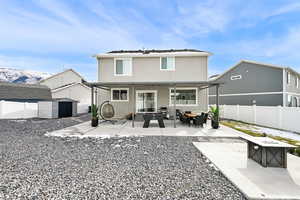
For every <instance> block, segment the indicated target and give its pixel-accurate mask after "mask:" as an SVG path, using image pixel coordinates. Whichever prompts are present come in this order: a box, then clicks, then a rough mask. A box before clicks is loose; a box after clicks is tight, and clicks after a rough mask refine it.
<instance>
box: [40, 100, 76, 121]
mask: <svg viewBox="0 0 300 200" xmlns="http://www.w3.org/2000/svg"><path fill="white" fill-rule="evenodd" d="M76 115H77V101H75V100H72V99H67V98H62V99H52V100H49V101H39V102H38V117H39V118H62V117H72V116H76Z"/></svg>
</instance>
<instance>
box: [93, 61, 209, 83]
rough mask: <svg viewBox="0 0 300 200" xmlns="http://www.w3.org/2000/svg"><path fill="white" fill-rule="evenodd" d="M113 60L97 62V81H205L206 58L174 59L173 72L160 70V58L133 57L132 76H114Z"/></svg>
mask: <svg viewBox="0 0 300 200" xmlns="http://www.w3.org/2000/svg"><path fill="white" fill-rule="evenodd" d="M114 67H115V66H114V58H101V59H99V60H98V68H99V70H98V81H101V82H126V81H137V82H138V81H140V82H141V81H158V82H159V81H171V80H174V81H206V80H207V56H195V57H175V71H164V70H160V57H133V58H132V75H131V76H115V75H114Z"/></svg>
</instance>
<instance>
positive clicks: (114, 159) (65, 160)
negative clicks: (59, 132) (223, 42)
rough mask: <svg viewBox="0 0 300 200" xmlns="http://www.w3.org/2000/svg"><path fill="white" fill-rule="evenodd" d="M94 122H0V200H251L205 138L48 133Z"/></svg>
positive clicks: (64, 120) (83, 117) (54, 120)
mask: <svg viewBox="0 0 300 200" xmlns="http://www.w3.org/2000/svg"><path fill="white" fill-rule="evenodd" d="M88 119H89V117H88V116H81V117H77V118H66V119H59V120H57V119H52V120H0V127H1V130H0V160H1V162H0V199H56V200H57V199H72V200H75V199H230V200H231V199H245V198H244V197H243V195H242V194H241V193H240V192H239V191H238V190H237V189H236V187H234V186H233V185H232V184H231V183H230V182H229V181H228V180H227V179H226V178H225V177H224V176H223V175H222V174H220V173H219V172H218V171H217V170H215V169H214V167H213V166H212V164H210V163H209V162H208V161H207V159H206V158H205V157H203V156H201V154H200V152H199V151H198V150H197V149H196V148H195V147H194V146H193V144H192V141H198V139H197V138H192V137H159V136H158V137H126V138H125V137H123V138H107V139H100V138H98V139H97V138H84V139H78V138H60V137H46V136H44V134H45V133H46V132H47V131H53V130H55V129H61V128H64V127H66V126H71V125H75V124H78V123H80V122H82V121H86V120H88Z"/></svg>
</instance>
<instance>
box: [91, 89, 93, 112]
mask: <svg viewBox="0 0 300 200" xmlns="http://www.w3.org/2000/svg"><path fill="white" fill-rule="evenodd" d="M91 90H92V91H91V109H92V106H93V105H94V86H93V85H92V87H91ZM91 115H93V112H91Z"/></svg>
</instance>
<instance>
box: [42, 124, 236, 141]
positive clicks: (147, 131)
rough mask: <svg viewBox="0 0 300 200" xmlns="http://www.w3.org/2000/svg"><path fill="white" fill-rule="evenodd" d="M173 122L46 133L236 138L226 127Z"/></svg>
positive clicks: (64, 135) (73, 127)
mask: <svg viewBox="0 0 300 200" xmlns="http://www.w3.org/2000/svg"><path fill="white" fill-rule="evenodd" d="M172 123H173V122H171V121H166V122H165V125H166V128H159V127H158V125H157V124H156V123H152V127H149V128H142V125H143V123H142V122H135V128H132V126H131V121H118V122H117V124H111V123H109V122H104V123H100V124H99V126H98V127H96V128H94V127H91V125H90V122H85V123H81V124H78V125H75V126H71V127H68V128H65V129H62V130H57V131H54V132H51V133H47V134H46V135H47V136H60V137H80V138H83V137H100V138H107V137H126V136H199V137H224V138H238V137H239V132H238V131H235V130H233V129H231V128H228V127H226V126H221V127H220V128H219V129H212V128H211V126H210V125H209V123H208V125H206V126H204V128H195V127H193V126H191V127H188V126H183V125H182V124H180V123H178V124H177V128H174V127H173V124H172Z"/></svg>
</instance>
